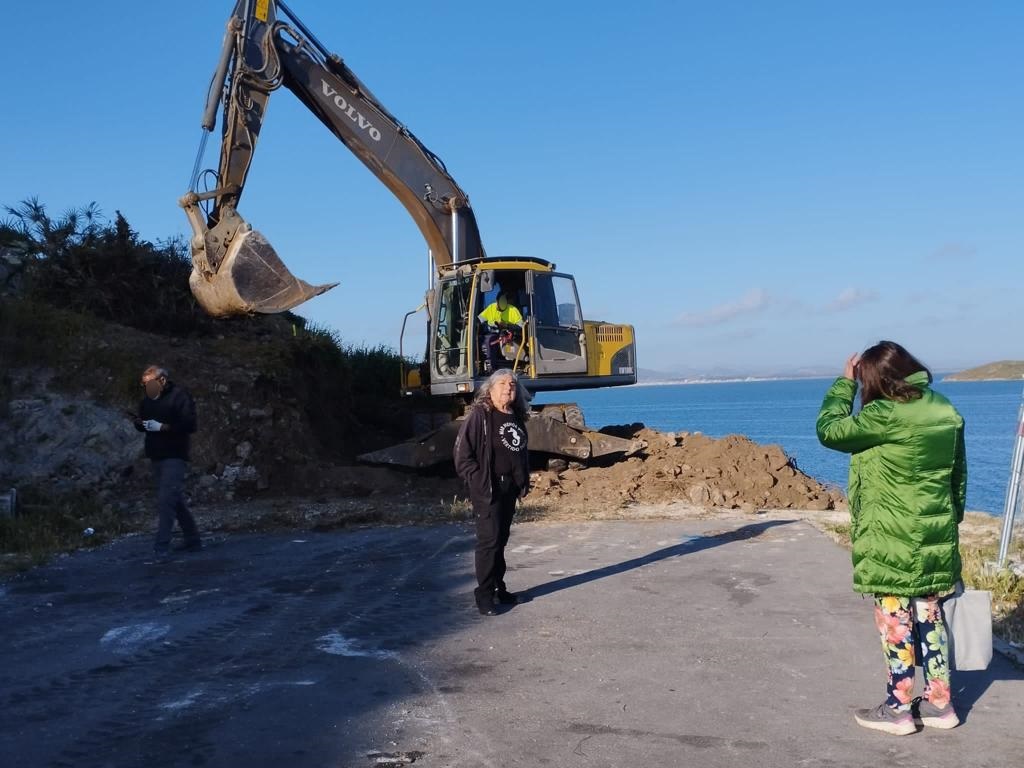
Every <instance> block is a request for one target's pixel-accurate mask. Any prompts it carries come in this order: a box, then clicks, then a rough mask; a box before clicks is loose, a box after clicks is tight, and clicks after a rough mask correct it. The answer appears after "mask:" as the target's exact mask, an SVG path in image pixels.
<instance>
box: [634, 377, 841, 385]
mask: <svg viewBox="0 0 1024 768" xmlns="http://www.w3.org/2000/svg"><path fill="white" fill-rule="evenodd" d="M833 378H835V377H834V376H736V377H721V378H718V377H704V376H694V377H692V378H684V379H657V380H653V381H638V382H637V383H636V384H633V385H631V386H634V387H668V386H676V385H679V384H743V383H746V382H755V381H822V380H826V381H827V380H831V379H833Z"/></svg>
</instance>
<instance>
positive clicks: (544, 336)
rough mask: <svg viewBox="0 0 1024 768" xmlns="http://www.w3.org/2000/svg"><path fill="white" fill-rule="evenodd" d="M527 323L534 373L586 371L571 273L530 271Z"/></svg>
mask: <svg viewBox="0 0 1024 768" xmlns="http://www.w3.org/2000/svg"><path fill="white" fill-rule="evenodd" d="M530 282H531V286H530V301H531V312H530V314H531V316H532V320H531V323H532V325H533V334H534V339H535V356H534V361H533V362H534V369H535V370H536V372H537V375H538V376H545V375H549V376H550V375H559V374H579V373H586V372H587V348H586V343H587V342H586V335H585V334H584V331H583V312H582V311H581V310H580V300H579V297H578V296H577V294H576V281H575V280H574V279H573V277H572V275H565V274H559V273H556V272H531V273H530Z"/></svg>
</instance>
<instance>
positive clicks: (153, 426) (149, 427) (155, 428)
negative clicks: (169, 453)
mask: <svg viewBox="0 0 1024 768" xmlns="http://www.w3.org/2000/svg"><path fill="white" fill-rule="evenodd" d="M163 426H164V425H163V424H161V423H160V422H159V421H156V420H155V419H146V420H145V421H144V422H142V428H143V429H144V430H146V431H147V432H159V431H160V430H161V429H163Z"/></svg>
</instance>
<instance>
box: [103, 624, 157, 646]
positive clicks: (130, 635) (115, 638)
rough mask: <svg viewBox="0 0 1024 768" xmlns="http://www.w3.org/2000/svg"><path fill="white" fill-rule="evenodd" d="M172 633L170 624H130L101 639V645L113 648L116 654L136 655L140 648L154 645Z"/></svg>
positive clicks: (108, 632)
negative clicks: (148, 644)
mask: <svg viewBox="0 0 1024 768" xmlns="http://www.w3.org/2000/svg"><path fill="white" fill-rule="evenodd" d="M170 631H171V626H170V625H169V624H154V623H148V624H130V625H129V626H127V627H114V628H113V629H111V630H108V631H107V633H106V634H105V635H103V637H101V638H100V645H107V646H112V650H113V651H114V653H134V652H135V651H136V650H138V648H139V647H140V646H143V645H146V644H147V643H153V642H156V641H157V640H159V639H161V638H162V637H163V636H164V635H166V634H167V633H168V632H170Z"/></svg>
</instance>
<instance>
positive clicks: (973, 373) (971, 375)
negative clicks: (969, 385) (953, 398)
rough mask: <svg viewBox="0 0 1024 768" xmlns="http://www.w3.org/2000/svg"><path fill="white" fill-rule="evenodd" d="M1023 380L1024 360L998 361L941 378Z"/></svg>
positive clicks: (952, 379) (953, 379)
mask: <svg viewBox="0 0 1024 768" xmlns="http://www.w3.org/2000/svg"><path fill="white" fill-rule="evenodd" d="M1020 379H1024V360H1000V361H999V362H996V363H986V364H985V365H979V366H978V367H977V368H968V369H967V370H966V371H960V372H959V373H951V374H949V375H948V376H943V377H942V380H943V381H952V382H956V381H1018V380H1020Z"/></svg>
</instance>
